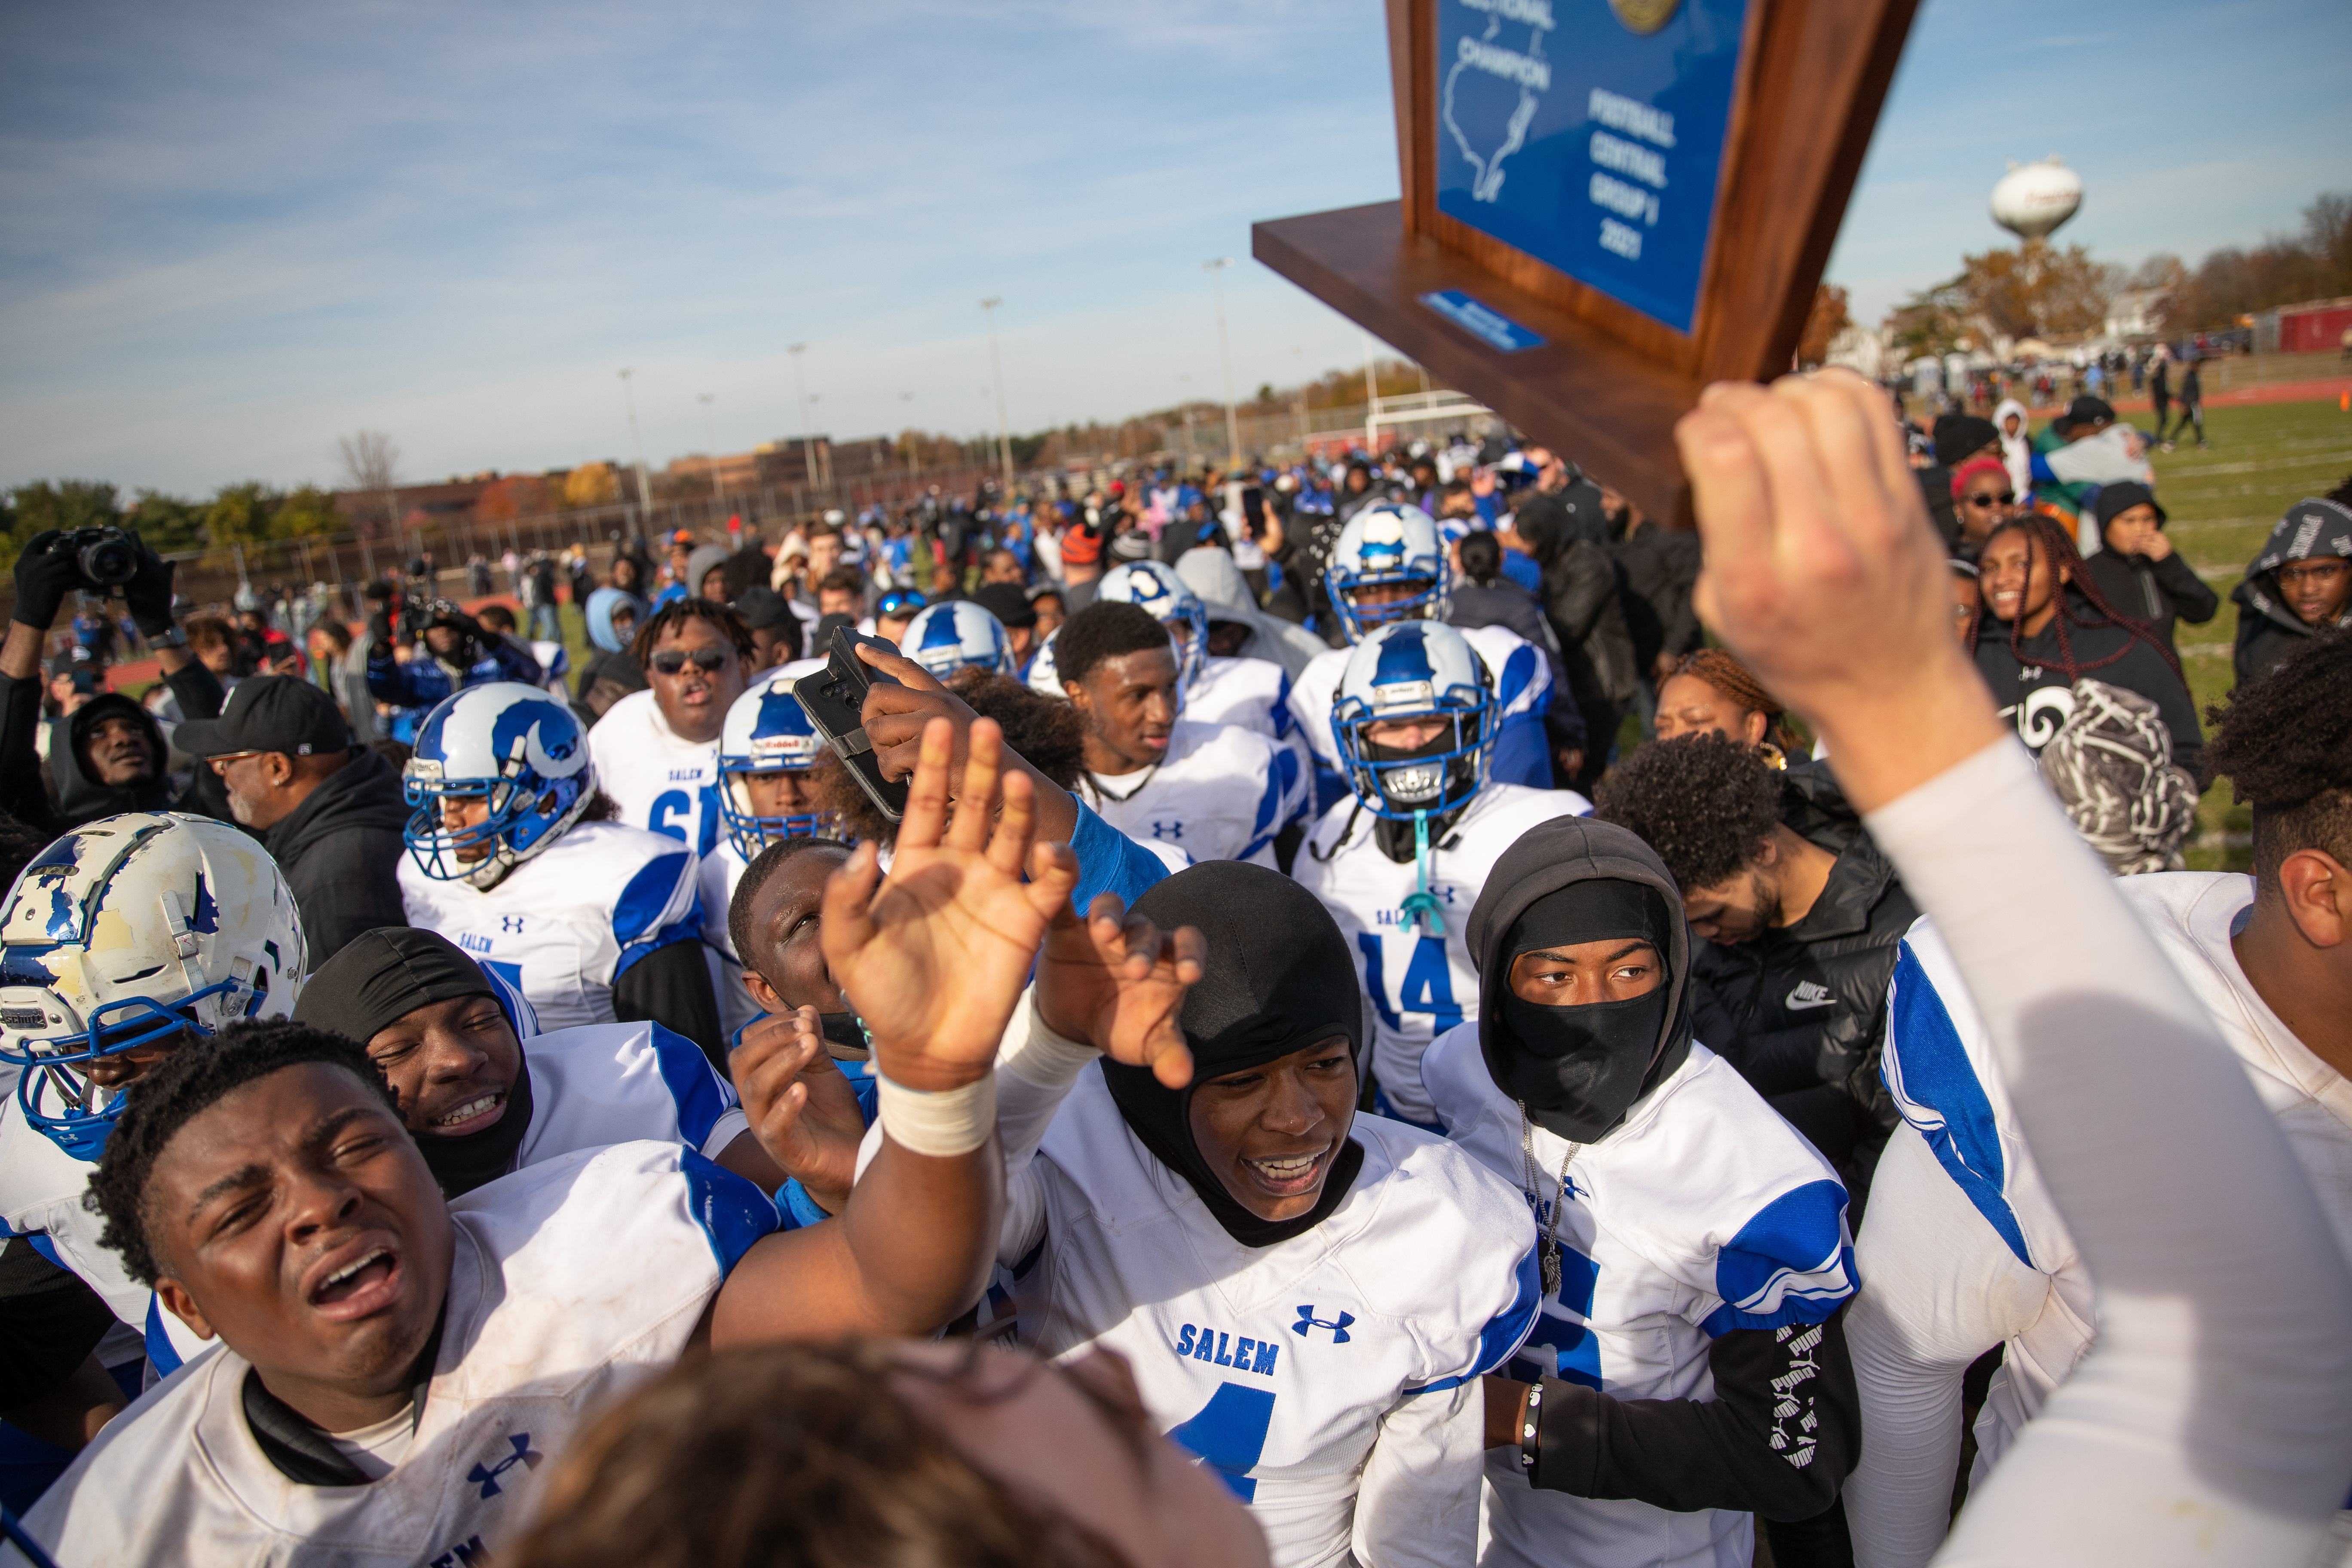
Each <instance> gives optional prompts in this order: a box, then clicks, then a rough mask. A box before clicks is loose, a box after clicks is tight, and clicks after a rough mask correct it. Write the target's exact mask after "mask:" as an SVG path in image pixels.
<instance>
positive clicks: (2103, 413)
mask: <svg viewBox="0 0 2352 1568" xmlns="http://www.w3.org/2000/svg"><path fill="white" fill-rule="evenodd" d="M2097 419H2104V420H2105V421H2106V422H2107V423H2108V424H2110V425H2112V424H2114V423H2115V419H2116V405H2114V404H2112V403H2109V402H2108V401H2107V400H2106V399H2105V398H2104V397H2091V396H2088V395H2085V396H2082V397H2078V398H2076V399H2074V402H2072V403H2070V404H2068V405H2066V417H2064V418H2063V419H2061V420H2059V421H2058V423H2059V424H2060V425H2061V426H2064V427H2065V428H2066V429H2069V430H2071V429H2073V428H2074V426H2077V425H2088V424H2090V423H2091V422H2092V421H2094V420H2097Z"/></svg>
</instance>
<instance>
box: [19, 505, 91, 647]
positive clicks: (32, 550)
mask: <svg viewBox="0 0 2352 1568" xmlns="http://www.w3.org/2000/svg"><path fill="white" fill-rule="evenodd" d="M64 537H65V536H64V535H63V534H62V533H60V532H59V531H58V530H56V529H54V528H51V529H45V530H43V531H41V532H39V533H37V534H35V535H33V537H32V539H31V540H30V541H29V542H27V543H26V546H25V549H24V552H23V553H22V554H20V555H18V556H17V557H16V611H15V613H14V615H13V616H11V617H10V618H11V619H13V620H18V621H22V622H24V623H25V625H26V626H30V627H32V628H33V629H34V630H35V631H41V632H45V631H47V630H48V629H49V628H50V627H51V626H55V625H57V624H58V611H59V610H61V609H63V608H64V607H65V603H66V595H68V594H70V593H72V592H73V591H74V590H75V589H77V588H79V587H80V586H82V577H81V563H79V561H76V560H75V559H74V552H72V551H70V550H51V549H50V548H49V547H50V546H51V545H53V544H55V543H56V542H58V540H60V539H62V538H64Z"/></svg>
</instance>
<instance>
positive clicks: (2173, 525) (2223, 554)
mask: <svg viewBox="0 0 2352 1568" xmlns="http://www.w3.org/2000/svg"><path fill="white" fill-rule="evenodd" d="M2143 422H2144V420H2143ZM2205 425H2206V439H2207V440H2208V441H2209V442H2210V443H2211V445H2210V447H2207V448H2206V449H2205V450H2203V451H2199V450H2198V449H2197V448H2196V447H2189V446H2183V447H2180V449H2179V450H2178V451H2175V452H2169V453H2168V452H2158V453H2157V454H2156V490H2157V495H2158V499H2159V500H2162V501H2163V503H2164V508H2165V510H2166V512H2167V513H2168V515H2169V517H2170V519H2171V521H2170V522H2169V524H2168V529H2169V531H2170V532H2171V534H2172V541H2173V545H2174V547H2175V548H2176V549H2178V550H2179V552H2181V554H2182V555H2183V556H2185V557H2186V558H2187V559H2188V561H2189V564H2190V565H2192V566H2194V567H2195V568H2196V569H2197V572H2198V574H2199V575H2200V576H2201V577H2203V578H2204V579H2205V581H2206V582H2208V583H2210V584H2212V585H2213V589H2214V591H2215V592H2216V593H2218V594H2220V595H2222V601H2221V613H2220V614H2219V615H2217V616H2214V617H2213V618H2212V620H2210V621H2209V622H2207V623H2206V624H2205V625H2204V626H2186V625H2184V626H2180V627H2179V631H2178V633H2177V634H2176V635H2177V637H2178V640H2179V647H2180V662H2181V664H2182V666H2183V668H2185V669H2186V670H2187V672H2188V675H2189V689H2190V691H2191V692H2192V693H2193V694H2194V695H2195V697H2196V699H2197V706H2198V708H2199V710H2200V712H2201V711H2202V710H2204V708H2205V707H2206V706H2207V705H2208V704H2210V703H2215V702H2219V701H2221V699H2222V698H2223V697H2225V696H2227V695H2228V693H2229V690H2230V687H2231V684H2232V683H2233V681H2234V679H2235V677H2234V676H2233V675H2232V673H2231V665H2230V647H2231V638H2232V637H2234V636H2235V634H2236V630H2237V624H2238V612H2237V606H2236V605H2232V604H2231V603H2230V602H2229V593H2230V590H2231V588H2234V587H2236V586H2237V584H2238V582H2239V580H2240V578H2242V576H2243V575H2244V574H2245V570H2246V563H2247V562H2248V561H2250V560H2252V558H2253V554H2254V552H2255V551H2256V550H2258V549H2260V548H2261V547H2262V542H2263V540H2264V539H2266V538H2268V537H2269V536H2270V531H2271V528H2272V526H2273V524H2275V523H2276V522H2277V521H2278V520H2279V518H2280V517H2281V516H2282V515H2283V514H2284V512H2285V510H2286V509H2287V508H2288V507H2290V506H2292V505H2293V504H2294V502H2296V501H2297V500H2301V499H2302V498H2304V497H2305V496H2309V495H2321V494H2325V493H2326V491H2328V490H2330V489H2335V488H2336V485H2338V484H2340V483H2342V482H2343V480H2344V479H2345V477H2346V476H2347V474H2352V414H2346V413H2344V412H2342V411H2341V410H2339V409H2338V408H2337V407H2336V404H2335V403H2334V402H2333V401H2332V400H2331V401H2329V402H2326V403H2273V404H2263V405H2251V406H2246V407H2240V408H2214V409H2210V410H2208V411H2207V413H2206V416H2205ZM2198 826H2199V829H2200V831H2199V834H2198V837H2197V839H2196V842H2195V844H2194V845H2193V846H2192V847H2191V848H2190V849H2189V865H2190V867H2191V868H2195V869H2198V870H2205V871H2214V870H2224V869H2230V870H2242V869H2244V868H2245V866H2246V860H2247V856H2246V847H2245V842H2246V832H2247V826H2248V823H2247V815H2246V812H2245V811H2244V809H2243V808H2242V807H2235V806H2232V805H2231V804H2230V786H2229V784H2227V783H2226V782H2217V783H2216V784H2214V786H2213V787H2212V788H2211V789H2210V790H2208V791H2206V792H2205V802H2204V805H2203V807H2202V808H2201V809H2200V812H2199V822H2198Z"/></svg>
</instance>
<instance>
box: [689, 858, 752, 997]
mask: <svg viewBox="0 0 2352 1568" xmlns="http://www.w3.org/2000/svg"><path fill="white" fill-rule="evenodd" d="M747 869H748V868H747V867H746V866H745V865H744V864H743V857H741V856H740V855H738V854H736V853H735V846H734V845H733V844H732V843H730V841H729V840H728V838H727V836H726V835H725V834H723V833H722V834H720V835H719V847H717V848H716V849H713V850H712V851H711V852H710V853H709V854H708V855H705V856H704V857H703V858H702V866H701V868H700V869H699V870H698V872H697V873H696V876H697V878H698V885H699V887H700V889H701V895H702V943H703V946H704V947H706V948H708V949H709V959H710V989H711V993H712V994H714V995H716V996H717V997H718V998H719V1024H720V1026H722V1027H723V1028H724V1029H725V1030H726V1031H727V1037H728V1038H729V1039H730V1040H731V1039H733V1038H734V1037H735V1035H736V1032H737V1031H738V1030H740V1029H741V1028H742V1027H743V1026H744V1025H746V1024H748V1023H750V1022H751V1020H752V1019H754V1018H756V1017H758V1016H760V1012H761V1008H760V1005H759V1004H758V1003H757V1002H754V1001H752V1000H751V992H750V991H749V990H747V989H745V987H744V984H743V955H742V954H741V953H740V952H736V951H735V936H734V933H733V932H732V931H729V930H728V929H727V911H728V910H729V909H730V908H731V907H733V905H734V902H735V884H736V883H738V882H740V881H741V880H742V879H743V873H744V871H745V870H747Z"/></svg>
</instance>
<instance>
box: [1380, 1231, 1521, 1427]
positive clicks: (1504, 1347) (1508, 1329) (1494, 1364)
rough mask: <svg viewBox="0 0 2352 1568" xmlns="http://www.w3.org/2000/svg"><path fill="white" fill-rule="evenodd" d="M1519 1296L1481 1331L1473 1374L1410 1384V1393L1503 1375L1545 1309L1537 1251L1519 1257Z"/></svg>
mask: <svg viewBox="0 0 2352 1568" xmlns="http://www.w3.org/2000/svg"><path fill="white" fill-rule="evenodd" d="M1516 1283H1517V1293H1516V1294H1514V1295H1513V1296H1512V1298H1511V1304H1510V1305H1509V1306H1507V1307H1506V1308H1504V1309H1503V1310H1501V1311H1500V1312H1498V1313H1496V1315H1495V1316H1494V1317H1492V1318H1489V1319H1488V1320H1487V1321H1486V1328H1484V1329H1483V1330H1481V1331H1479V1334H1478V1357H1477V1360H1476V1361H1475V1363H1473V1364H1472V1366H1471V1368H1470V1370H1469V1371H1467V1372H1465V1373H1461V1374H1460V1375H1458V1376H1455V1377H1441V1378H1437V1379H1435V1380H1433V1381H1432V1382H1429V1383H1420V1384H1407V1385H1406V1386H1405V1388H1404V1391H1403V1392H1405V1393H1407V1394H1441V1393H1444V1391H1445V1390H1446V1389H1449V1388H1459V1387H1460V1386H1461V1385H1462V1384H1465V1383H1467V1382H1469V1381H1470V1380H1471V1379H1472V1378H1474V1377H1483V1376H1485V1375H1486V1373H1490V1372H1499V1371H1501V1370H1502V1367H1503V1363H1506V1362H1507V1361H1509V1360H1510V1359H1511V1358H1512V1357H1513V1356H1515V1355H1517V1354H1518V1353H1519V1347H1520V1346H1521V1345H1523V1344H1525V1343H1527V1340H1528V1334H1529V1333H1531V1332H1532V1331H1534V1329H1535V1326H1536V1317H1537V1314H1538V1313H1539V1312H1541V1311H1542V1310H1543V1273H1542V1270H1541V1269H1539V1268H1538V1267H1537V1264H1536V1254H1535V1249H1534V1248H1532V1247H1530V1248H1528V1251H1527V1252H1526V1253H1524V1254H1523V1255H1521V1257H1520V1258H1519V1266H1518V1268H1517V1271H1516Z"/></svg>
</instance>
